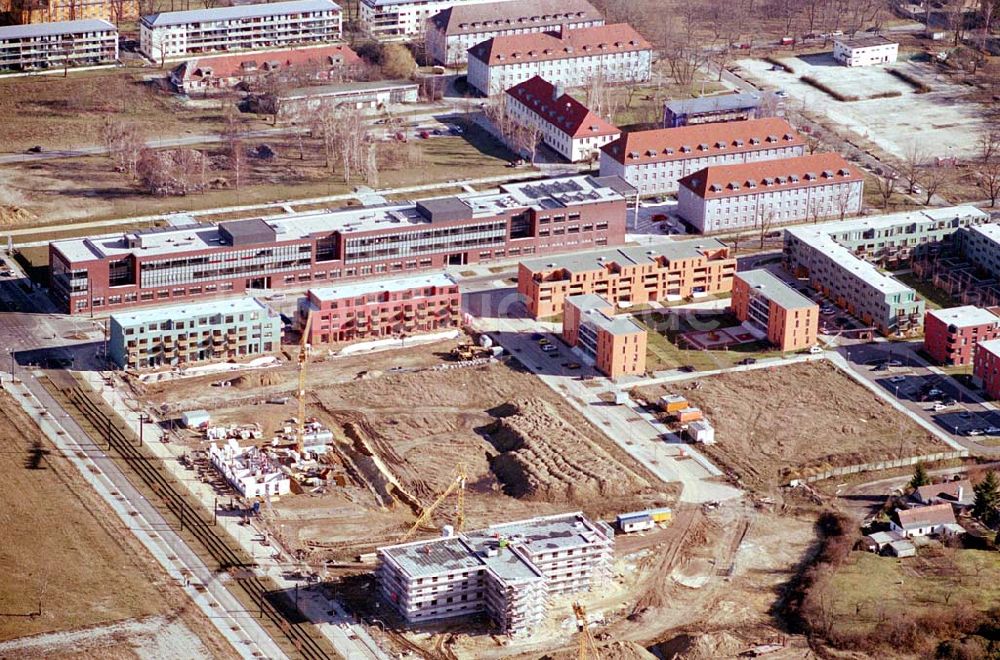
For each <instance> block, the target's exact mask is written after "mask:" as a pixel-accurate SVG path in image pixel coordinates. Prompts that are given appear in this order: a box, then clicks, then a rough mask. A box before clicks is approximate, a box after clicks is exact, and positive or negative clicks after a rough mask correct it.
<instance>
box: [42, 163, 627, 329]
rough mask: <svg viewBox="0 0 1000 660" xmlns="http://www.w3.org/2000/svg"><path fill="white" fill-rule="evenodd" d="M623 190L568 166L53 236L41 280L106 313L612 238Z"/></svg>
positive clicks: (80, 306)
mask: <svg viewBox="0 0 1000 660" xmlns="http://www.w3.org/2000/svg"><path fill="white" fill-rule="evenodd" d="M629 191H631V188H629V186H628V184H626V183H625V182H624V181H622V180H621V179H617V178H611V179H605V178H599V177H591V176H571V177H565V178H559V179H543V180H539V181H527V182H521V183H511V184H504V185H502V186H500V188H499V190H497V191H493V192H482V193H470V194H465V195H459V196H456V197H441V198H436V199H426V200H422V201H419V202H406V203H395V204H386V205H382V206H372V207H349V208H344V209H339V210H336V211H330V212H310V213H296V214H289V215H284V216H277V217H269V218H267V219H266V220H265V219H259V218H257V219H248V220H235V221H229V222H222V223H219V224H217V225H208V224H197V223H195V224H191V225H186V226H181V227H171V228H166V229H158V230H146V231H137V232H133V233H128V234H124V235H121V236H114V237H92V238H73V239H67V240H61V241H54V242H52V243H51V244H50V245H49V265H50V284H51V287H50V290H51V292H52V295H53V296H54V298H55V299H56V300H57V301H59V303H60V304H61V305H62V307H63V309H64V310H65V311H67V312H69V313H70V314H80V313H107V312H114V311H117V310H119V309H122V308H125V307H129V306H134V305H152V304H165V303H169V302H176V301H180V300H191V299H199V298H203V297H204V296H220V295H235V294H239V293H242V292H244V291H247V290H260V289H277V288H291V287H298V288H300V289H307V288H309V287H317V286H334V285H336V284H338V283H340V282H344V281H355V280H361V279H372V278H379V277H397V276H401V275H404V274H413V273H415V272H418V271H428V270H438V269H441V268H443V267H445V266H449V265H450V266H463V265H466V264H474V263H481V262H488V261H498V260H507V259H519V258H521V257H523V256H526V255H527V256H533V255H537V254H549V253H556V252H568V251H576V250H581V249H588V248H593V247H600V246H605V245H621V244H623V243H624V242H625V210H626V197H625V194H626V193H628V194H631V193H630V192H629Z"/></svg>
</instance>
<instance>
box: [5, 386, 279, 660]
mask: <svg viewBox="0 0 1000 660" xmlns="http://www.w3.org/2000/svg"><path fill="white" fill-rule="evenodd" d="M35 384H36V385H37V387H41V385H40V384H38V383H37V381H35ZM3 389H5V390H6V391H7V392H8V393H9V394H10V395H11V396H12V397H13V398H14V399H15V400H16V401H18V402H19V403H20V405H21V407H22V409H24V411H25V412H26V413H27V414H28V415H29V416H30V417H31V418H32V419H33V420H34V421H35V423H36V424H38V427H39V428H40V429H41V430H42V432H43V433H44V434H45V435H46V437H48V438H49V440H50V441H51V442H52V444H53V445H55V446H56V447H57V448H58V449H59V451H60V453H61V454H62V455H63V456H65V457H66V458H67V460H69V461H70V463H72V464H73V466H74V467H75V468H76V469H77V470H78V471H79V472H80V475H81V476H82V477H83V478H84V480H86V481H87V482H88V483H89V484H90V486H91V487H92V488H93V489H94V491H95V492H96V493H97V494H98V495H99V496H100V497H101V499H103V500H104V501H105V502H107V504H108V506H109V507H111V509H112V510H113V511H114V512H115V514H116V515H117V516H118V518H119V519H120V520H121V522H122V524H123V525H125V527H127V528H128V529H129V530H130V531H131V532H132V533H133V534H134V535H135V537H136V538H137V539H138V540H139V542H140V543H142V544H143V546H145V547H146V549H147V550H148V551H149V553H150V554H151V555H152V556H153V558H154V559H156V561H157V562H158V563H159V564H160V566H162V567H163V570H164V571H165V572H166V573H167V574H168V575H169V576H170V577H171V578H172V579H174V580H175V581H176V582H177V585H178V587H179V588H181V589H183V590H184V591H185V593H187V595H188V597H189V598H190V599H191V601H192V602H193V603H194V604H195V605H196V606H197V607H198V609H199V610H201V612H202V614H203V615H204V616H205V619H206V620H207V621H208V622H209V623H210V624H211V625H213V626H215V628H216V629H217V630H218V631H219V634H220V635H222V637H224V638H225V639H226V640H227V641H228V642H229V643H230V645H231V646H232V647H233V649H234V650H235V651H236V653H237V654H238V655H239V656H240V657H242V658H247V659H248V660H249V659H252V658H259V657H261V656H264V657H267V658H285V657H287V656H286V655H285V654H284V653H283V652H282V651H281V649H280V648H278V646H277V645H276V644H275V643H274V641H273V640H272V639H271V637H270V636H269V635H268V634H267V632H265V631H264V630H263V629H262V628H261V627H260V625H259V624H258V623H257V621H256V620H255V619H254V616H253V613H250V612H247V611H246V608H245V607H244V606H243V605H242V603H240V602H239V601H238V600H236V598H235V597H234V596H233V595H232V594H231V593H229V591H228V590H227V589H226V588H225V585H224V584H222V582H221V580H220V579H219V577H218V576H217V575H215V574H214V573H213V572H212V571H210V570H209V569H208V567H207V566H205V564H204V563H203V562H202V561H201V559H200V558H199V557H198V556H197V555H195V554H194V553H193V552H192V551H191V550H190V548H188V546H187V544H186V543H185V542H184V541H183V540H182V539H181V538H180V537H178V536H177V535H176V534H175V533H174V531H173V530H172V529H171V527H170V525H169V523H168V522H167V521H166V520H164V519H163V518H162V516H160V514H159V512H158V511H157V510H156V508H155V507H153V506H152V505H151V504H150V503H149V502H148V501H146V499H145V498H143V497H142V496H141V495H139V493H138V492H136V491H135V489H134V488H133V487H132V486H131V484H130V483H129V481H128V479H127V477H125V475H124V474H123V473H122V472H121V471H120V470H118V468H117V466H116V465H115V464H114V462H112V461H111V460H110V459H108V458H107V457H106V456H105V455H104V452H103V451H102V450H101V449H100V448H98V447H96V446H95V445H94V444H93V442H91V441H90V440H89V439H88V437H87V436H86V434H85V433H84V432H83V430H82V429H80V428H79V427H78V426H77V425H76V423H75V422H74V420H73V419H72V418H71V417H69V416H66V415H63V414H62V413H61V412H59V413H57V411H61V409H60V408H59V407H58V406H57V405H54V402H42V401H40V400H39V399H38V398H36V397H35V395H34V393H33V392H32V391H31V390H30V389H29V387H28V386H27V384H26V383H25V382H24V381H17V382H14V383H12V382H11V381H10V379H8V378H4V379H3ZM43 413H48V414H43ZM57 414H58V416H59V417H60V418H61V419H60V420H59V421H57V419H56V416H57ZM202 586H204V587H205V590H204V591H199V589H198V587H202Z"/></svg>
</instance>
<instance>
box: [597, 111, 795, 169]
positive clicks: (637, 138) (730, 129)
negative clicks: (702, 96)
mask: <svg viewBox="0 0 1000 660" xmlns="http://www.w3.org/2000/svg"><path fill="white" fill-rule="evenodd" d="M805 143H806V141H805V139H803V137H802V136H801V135H799V134H798V133H796V132H795V129H794V128H792V126H791V124H789V123H788V122H787V121H785V120H784V119H780V118H777V117H768V118H765V119H750V120H747V121H730V122H724V123H719V124H694V125H692V126H681V127H679V128H661V129H657V130H653V131H634V132H630V133H626V134H625V135H622V136H621V137H620V138H618V139H617V140H615V141H614V142H609V143H608V144H606V145H604V146H603V147H601V150H602V151H604V152H605V153H606V154H608V155H609V156H611V157H612V158H614V159H615V160H617V161H618V162H619V163H622V164H623V165H645V164H647V163H660V162H665V161H671V160H685V159H688V158H701V157H704V156H715V155H719V154H733V153H743V152H746V151H758V150H760V149H771V148H774V147H775V146H780V147H790V146H796V145H805Z"/></svg>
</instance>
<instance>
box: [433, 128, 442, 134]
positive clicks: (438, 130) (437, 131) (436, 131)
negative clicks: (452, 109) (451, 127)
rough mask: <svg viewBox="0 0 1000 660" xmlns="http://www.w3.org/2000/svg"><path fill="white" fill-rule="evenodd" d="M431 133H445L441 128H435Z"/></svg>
mask: <svg viewBox="0 0 1000 660" xmlns="http://www.w3.org/2000/svg"><path fill="white" fill-rule="evenodd" d="M431 133H432V134H434V135H444V131H442V130H441V129H440V128H435V129H434V130H433V131H431Z"/></svg>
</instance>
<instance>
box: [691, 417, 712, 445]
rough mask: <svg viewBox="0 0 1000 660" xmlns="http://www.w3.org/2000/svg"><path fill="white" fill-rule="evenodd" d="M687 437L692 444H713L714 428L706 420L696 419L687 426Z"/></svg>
mask: <svg viewBox="0 0 1000 660" xmlns="http://www.w3.org/2000/svg"><path fill="white" fill-rule="evenodd" d="M687 436H688V438H690V440H691V441H692V442H700V443H702V444H706V445H712V444H715V428H714V427H713V426H712V424H711V423H710V422H709V421H708V420H707V419H698V420H695V421H693V422H690V423H689V424H688V426H687Z"/></svg>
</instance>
